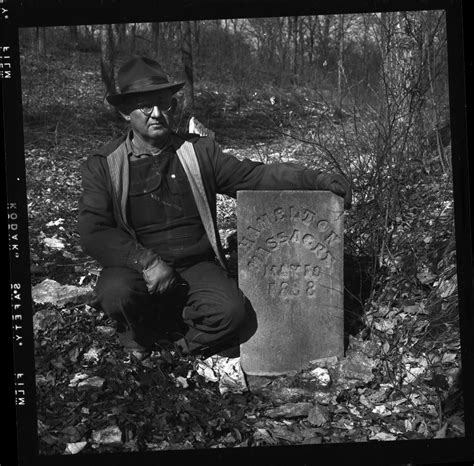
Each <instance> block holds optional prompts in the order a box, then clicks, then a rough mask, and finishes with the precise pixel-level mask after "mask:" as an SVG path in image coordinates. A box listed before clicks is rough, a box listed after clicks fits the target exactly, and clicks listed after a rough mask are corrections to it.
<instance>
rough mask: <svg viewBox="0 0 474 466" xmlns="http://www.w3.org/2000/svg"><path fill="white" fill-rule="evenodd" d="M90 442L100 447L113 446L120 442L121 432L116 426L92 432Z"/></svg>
mask: <svg viewBox="0 0 474 466" xmlns="http://www.w3.org/2000/svg"><path fill="white" fill-rule="evenodd" d="M92 441H93V442H94V443H99V444H101V445H113V444H118V443H121V442H122V431H121V430H120V429H119V427H118V426H109V427H106V428H105V429H101V430H94V431H93V432H92Z"/></svg>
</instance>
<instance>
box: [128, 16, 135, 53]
mask: <svg viewBox="0 0 474 466" xmlns="http://www.w3.org/2000/svg"><path fill="white" fill-rule="evenodd" d="M136 32H137V23H132V24H131V25H130V41H129V44H128V45H129V52H130V53H134V52H135V42H136V38H137V37H136Z"/></svg>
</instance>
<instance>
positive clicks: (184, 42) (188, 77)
mask: <svg viewBox="0 0 474 466" xmlns="http://www.w3.org/2000/svg"><path fill="white" fill-rule="evenodd" d="M181 59H182V62H183V66H184V78H185V81H186V85H185V86H184V109H185V110H187V111H189V112H191V113H192V112H193V111H194V77H193V50H192V42H191V23H190V22H189V21H181Z"/></svg>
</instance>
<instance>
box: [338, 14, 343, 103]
mask: <svg viewBox="0 0 474 466" xmlns="http://www.w3.org/2000/svg"><path fill="white" fill-rule="evenodd" d="M343 76H344V15H339V27H338V56H337V97H338V103H337V108H338V109H339V110H341V109H342V97H343V91H342V86H343V84H342V81H343Z"/></svg>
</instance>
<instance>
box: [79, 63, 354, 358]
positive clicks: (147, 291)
mask: <svg viewBox="0 0 474 466" xmlns="http://www.w3.org/2000/svg"><path fill="white" fill-rule="evenodd" d="M117 81H118V85H119V90H120V92H119V93H118V94H114V95H110V96H108V98H107V99H108V101H109V103H110V104H111V105H114V106H115V107H116V108H117V109H118V110H119V111H120V113H121V114H122V115H123V117H124V118H125V119H126V120H127V121H128V122H129V123H130V129H129V130H128V131H127V132H126V134H124V135H122V136H121V137H119V138H117V139H115V140H113V141H111V142H110V143H108V144H107V145H106V146H104V147H103V148H102V149H100V150H99V151H97V152H96V153H94V154H92V155H91V156H90V157H89V158H88V159H87V160H86V161H85V162H84V164H83V166H82V195H81V198H80V202H79V233H80V237H81V244H82V247H83V249H84V251H85V252H86V253H87V254H89V255H90V256H92V257H93V258H94V259H96V260H97V261H98V262H99V263H100V264H101V265H102V266H103V269H102V272H101V275H100V277H99V280H98V282H97V286H96V289H95V299H94V302H93V306H94V307H95V308H97V309H101V310H103V311H104V312H105V313H106V314H108V315H109V316H110V317H112V318H113V319H115V320H116V321H117V325H118V332H119V337H120V340H121V342H122V344H123V346H124V348H125V349H126V350H129V351H133V352H135V354H142V353H146V352H147V351H149V350H151V349H153V347H154V346H155V345H156V344H157V343H159V342H162V341H172V342H174V344H175V345H177V346H178V347H179V348H180V350H181V351H182V352H184V353H192V354H196V353H200V354H206V355H211V354H213V353H215V352H217V351H219V350H221V349H223V348H226V347H231V346H233V345H236V344H238V343H239V332H240V330H241V329H242V328H243V326H244V325H245V322H246V319H247V314H246V308H245V298H244V296H243V294H242V292H241V291H240V290H239V288H238V286H237V284H236V282H235V281H234V280H233V279H232V278H231V277H230V276H229V274H228V272H227V269H226V264H225V258H224V256H223V252H222V247H221V244H220V241H219V235H218V231H217V228H216V194H218V193H219V194H226V195H228V196H231V197H235V196H236V193H237V191H238V190H284V189H291V190H295V189H305V190H311V189H315V190H330V191H333V192H334V193H335V194H337V195H339V196H342V197H344V200H345V206H346V207H349V206H350V202H351V189H350V186H349V184H348V183H347V182H346V180H345V179H344V177H342V176H340V175H331V174H325V173H321V172H317V171H312V170H308V169H306V168H304V167H298V166H296V165H294V164H285V163H275V164H263V163H260V162H253V161H250V160H243V161H240V160H238V159H236V158H235V157H232V156H230V155H227V154H224V153H223V152H222V150H221V148H220V147H219V146H218V144H216V143H215V141H214V140H213V139H211V138H208V137H199V136H198V135H195V134H185V135H181V134H180V135H178V134H177V133H175V132H174V131H173V129H172V128H173V114H174V111H175V108H176V103H177V101H176V98H175V97H174V94H175V93H176V92H177V91H179V90H180V89H181V88H182V87H183V85H184V83H183V82H169V80H168V78H167V76H166V74H165V72H164V71H163V69H162V68H161V66H160V65H159V63H157V62H156V61H154V60H150V59H148V58H144V57H137V58H133V59H132V60H130V61H128V62H127V63H125V64H124V65H123V66H122V67H121V69H120V70H119V72H118V75H117Z"/></svg>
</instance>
